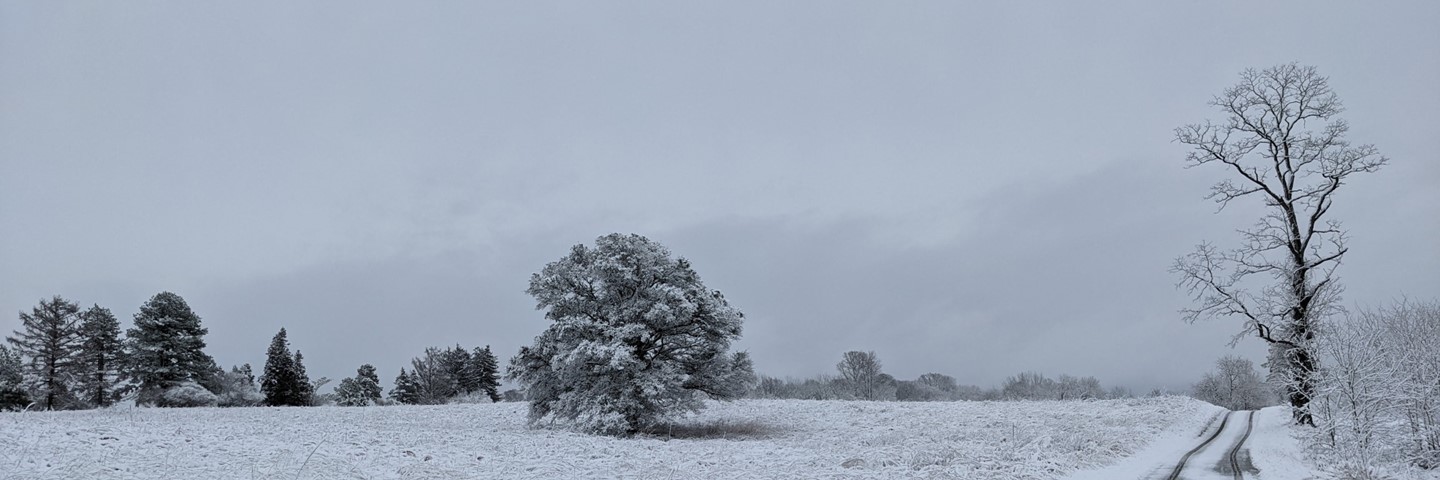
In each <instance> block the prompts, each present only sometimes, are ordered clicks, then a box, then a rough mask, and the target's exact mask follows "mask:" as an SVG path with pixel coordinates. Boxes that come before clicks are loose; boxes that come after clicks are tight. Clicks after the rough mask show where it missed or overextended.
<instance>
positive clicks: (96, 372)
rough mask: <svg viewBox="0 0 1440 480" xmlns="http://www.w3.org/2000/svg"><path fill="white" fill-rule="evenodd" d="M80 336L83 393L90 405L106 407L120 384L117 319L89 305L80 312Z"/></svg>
mask: <svg viewBox="0 0 1440 480" xmlns="http://www.w3.org/2000/svg"><path fill="white" fill-rule="evenodd" d="M80 339H81V342H82V343H81V349H80V361H81V367H82V369H81V372H82V376H83V377H84V379H83V380H82V382H81V383H82V385H83V386H84V396H85V398H86V400H87V401H89V402H90V404H91V405H94V406H96V407H105V406H109V405H110V404H111V403H112V402H114V399H115V398H114V397H115V396H114V393H115V387H116V386H117V385H119V383H120V365H121V357H120V355H121V352H122V345H121V343H120V321H119V320H117V319H116V318H115V315H114V314H112V313H110V309H108V308H104V307H101V306H99V305H95V306H92V307H90V309H89V310H86V311H84V312H81V313H80Z"/></svg>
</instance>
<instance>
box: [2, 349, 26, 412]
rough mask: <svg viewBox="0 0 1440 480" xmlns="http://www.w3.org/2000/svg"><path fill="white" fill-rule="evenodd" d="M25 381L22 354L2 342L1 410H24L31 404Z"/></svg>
mask: <svg viewBox="0 0 1440 480" xmlns="http://www.w3.org/2000/svg"><path fill="white" fill-rule="evenodd" d="M24 381H25V374H24V364H23V363H21V361H20V354H18V353H15V352H13V351H11V350H10V348H8V347H6V346H5V344H3V343H0V412H4V411H7V410H23V409H24V408H25V407H26V406H28V405H30V395H29V394H27V393H25V386H24V384H23V383H24Z"/></svg>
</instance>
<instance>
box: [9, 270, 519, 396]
mask: <svg viewBox="0 0 1440 480" xmlns="http://www.w3.org/2000/svg"><path fill="white" fill-rule="evenodd" d="M20 322H21V328H20V329H19V330H16V331H14V332H13V334H12V335H9V336H7V337H6V339H5V340H6V341H5V342H4V343H0V411H3V410H25V409H35V410H75V409H86V408H99V407H106V406H109V405H112V404H114V403H116V402H118V401H120V400H122V399H133V400H134V402H135V404H136V405H141V406H157V407H202V406H219V407H249V406H262V405H263V406H314V405H329V404H334V405H340V406H365V405H383V404H388V403H391V402H392V401H393V402H397V403H412V404H440V403H450V402H455V401H482V400H483V401H500V400H502V399H504V398H505V396H502V394H501V392H500V391H499V387H500V381H499V378H500V371H499V362H498V361H497V360H496V358H495V355H494V354H493V353H492V352H491V351H490V347H488V346H487V347H484V348H476V349H474V350H473V351H467V350H465V349H463V348H460V346H458V345H457V346H455V348H452V349H438V348H429V349H426V351H425V355H424V356H422V357H419V358H415V359H414V360H412V361H411V366H412V367H413V370H411V371H405V370H404V369H401V374H400V376H399V377H397V378H396V388H395V389H394V390H393V391H392V392H391V393H390V397H389V399H387V398H386V397H385V396H384V391H383V389H382V388H381V386H380V378H379V375H378V374H377V373H376V370H375V367H374V366H373V365H370V364H365V365H361V366H360V368H358V369H357V370H356V374H355V376H354V377H350V378H345V379H342V380H341V381H340V384H339V386H338V387H337V388H335V391H334V393H320V391H321V388H322V387H324V386H325V385H327V384H328V383H329V382H330V379H328V378H325V377H321V378H318V379H314V380H312V379H311V378H310V376H309V375H308V374H307V373H306V371H305V356H304V354H302V353H301V352H300V351H299V350H295V351H294V352H292V351H291V349H290V343H289V337H288V333H287V332H286V331H285V329H284V328H281V329H280V331H279V332H278V333H276V334H275V337H274V338H273V339H272V340H271V342H270V347H269V349H268V350H267V352H266V357H265V366H264V369H263V370H262V371H261V372H260V376H259V378H257V377H256V375H255V372H254V371H253V370H252V368H251V367H250V365H249V364H244V365H238V366H232V367H231V368H230V370H228V371H226V370H225V369H223V368H221V367H220V366H219V365H217V364H216V363H215V360H214V359H213V358H211V357H210V356H209V355H207V354H206V353H205V335H206V334H207V333H208V330H207V329H206V328H205V327H203V326H201V323H200V316H199V315H196V314H195V312H194V311H193V310H191V308H190V306H189V305H188V304H186V303H185V300H184V299H183V298H181V297H180V296H179V295H176V294H174V293H171V292H161V293H159V294H157V295H155V296H154V297H152V298H150V300H149V301H147V302H145V304H144V305H141V307H140V312H139V313H136V314H135V317H134V327H133V328H130V329H128V330H125V331H124V335H123V337H122V335H121V329H120V322H119V320H118V319H116V318H115V315H114V314H113V313H111V311H110V310H109V309H107V308H104V307H101V306H99V305H95V306H93V307H91V308H89V309H84V310H82V309H81V308H80V306H79V305H78V304H77V303H75V302H72V301H70V300H66V299H65V298H62V297H60V296H54V297H52V298H49V299H45V300H41V301H40V303H39V304H38V305H36V306H35V307H34V308H32V309H31V311H30V312H22V313H21V314H20ZM507 393H509V395H508V397H509V398H510V399H511V400H518V399H521V395H520V394H519V393H518V392H507Z"/></svg>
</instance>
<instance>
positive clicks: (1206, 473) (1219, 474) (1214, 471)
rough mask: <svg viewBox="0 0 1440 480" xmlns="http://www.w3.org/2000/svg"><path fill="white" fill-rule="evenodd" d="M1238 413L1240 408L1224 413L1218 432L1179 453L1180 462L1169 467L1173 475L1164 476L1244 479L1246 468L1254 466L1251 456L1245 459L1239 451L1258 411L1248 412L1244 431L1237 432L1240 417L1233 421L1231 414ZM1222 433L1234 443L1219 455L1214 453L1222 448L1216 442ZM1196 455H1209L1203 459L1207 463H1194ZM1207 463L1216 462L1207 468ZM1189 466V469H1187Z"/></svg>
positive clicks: (1172, 479)
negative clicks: (1236, 410) (1182, 453)
mask: <svg viewBox="0 0 1440 480" xmlns="http://www.w3.org/2000/svg"><path fill="white" fill-rule="evenodd" d="M1237 413H1241V412H1227V413H1226V414H1225V418H1224V419H1222V420H1221V421H1220V426H1219V427H1218V428H1216V429H1215V433H1212V434H1210V437H1209V438H1206V439H1205V441H1203V442H1200V444H1199V445H1196V446H1195V448H1192V449H1190V451H1188V452H1185V455H1184V456H1181V457H1180V462H1179V463H1177V464H1176V465H1175V468H1174V469H1173V470H1171V471H1170V476H1168V477H1165V478H1166V479H1167V480H1183V479H1186V478H1192V479H1198V478H1204V479H1210V478H1224V477H1229V478H1231V479H1233V480H1244V478H1245V476H1244V472H1245V470H1246V469H1253V467H1251V466H1250V462H1249V459H1248V458H1247V459H1244V460H1243V461H1242V458H1241V455H1240V451H1241V450H1242V449H1243V448H1244V446H1245V441H1246V440H1248V439H1249V438H1250V432H1251V431H1252V430H1253V429H1254V427H1255V412H1253V411H1251V412H1245V415H1246V418H1245V427H1244V431H1243V432H1240V433H1239V434H1238V435H1237V434H1236V432H1235V430H1239V429H1240V425H1239V422H1240V421H1239V419H1238V418H1237V419H1236V423H1235V424H1231V423H1230V419H1231V417H1233V416H1235V414H1237ZM1221 437H1224V438H1226V439H1227V441H1230V442H1233V443H1231V444H1230V445H1229V446H1228V447H1227V449H1226V450H1225V451H1224V452H1223V453H1220V455H1215V453H1219V452H1214V451H1213V450H1212V449H1219V448H1221V447H1219V446H1218V445H1219V444H1217V443H1216V442H1215V441H1216V439H1219V438H1221ZM1196 455H1200V456H1201V457H1203V458H1205V459H1206V461H1202V462H1201V463H1204V464H1205V465H1199V464H1193V463H1192V460H1198V459H1195V458H1193V457H1195V456H1196ZM1217 460H1218V462H1217V463H1209V462H1215V461H1217ZM1206 465H1213V467H1210V468H1209V469H1208V470H1207V469H1206ZM1187 467H1188V470H1189V471H1188V472H1187Z"/></svg>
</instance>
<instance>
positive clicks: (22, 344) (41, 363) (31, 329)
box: [5, 295, 80, 410]
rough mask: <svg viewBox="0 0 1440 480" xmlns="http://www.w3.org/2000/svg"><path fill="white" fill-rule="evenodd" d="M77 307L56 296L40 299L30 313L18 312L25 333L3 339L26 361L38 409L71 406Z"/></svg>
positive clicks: (76, 359)
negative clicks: (27, 361) (38, 303)
mask: <svg viewBox="0 0 1440 480" xmlns="http://www.w3.org/2000/svg"><path fill="white" fill-rule="evenodd" d="M79 313H80V306H79V305H76V304H75V303H73V302H70V301H69V300H65V299H64V298H61V297H60V296H59V295H56V296H54V297H52V298H51V299H50V300H41V301H40V305H37V306H35V307H34V308H33V309H31V313H28V314H27V313H21V314H20V323H21V324H22V326H23V328H24V331H15V335H14V336H11V337H6V339H5V340H6V341H8V342H10V344H11V345H13V346H14V347H15V351H16V353H18V354H20V356H22V357H26V358H28V359H29V363H28V365H27V367H28V368H27V369H26V370H28V373H29V374H30V375H29V377H30V380H31V382H30V383H32V385H31V390H32V391H33V392H34V397H35V400H36V402H38V403H39V405H38V407H39V408H42V409H46V410H51V409H56V408H64V407H67V406H72V402H73V399H72V397H71V391H70V388H71V386H72V385H73V384H74V383H75V376H76V369H77V367H78V366H79V365H78V364H79V360H80V359H79V353H80V328H79V324H80V315H79Z"/></svg>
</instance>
